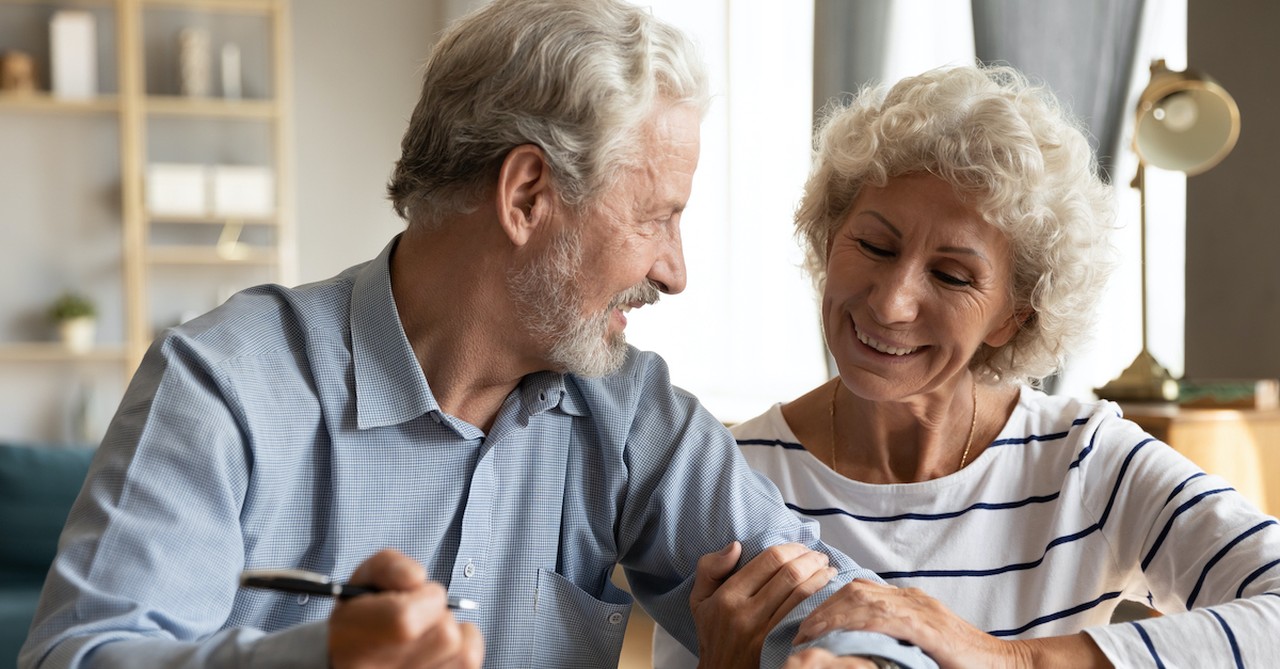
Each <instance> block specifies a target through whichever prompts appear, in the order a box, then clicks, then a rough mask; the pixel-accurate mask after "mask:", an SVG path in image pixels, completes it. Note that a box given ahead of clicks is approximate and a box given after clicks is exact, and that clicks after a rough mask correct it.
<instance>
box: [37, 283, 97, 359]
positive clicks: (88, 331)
mask: <svg viewBox="0 0 1280 669" xmlns="http://www.w3.org/2000/svg"><path fill="white" fill-rule="evenodd" d="M49 316H50V318H52V319H53V321H54V323H56V324H57V326H58V335H59V336H60V337H61V338H62V343H63V345H64V346H66V347H67V348H68V349H70V350H71V351H72V352H74V353H86V352H88V351H89V349H91V348H93V339H94V334H95V331H96V330H97V322H98V321H97V316H98V312H97V309H95V308H94V306H93V302H90V301H89V298H87V297H85V296H83V295H81V294H79V293H63V294H62V296H60V297H59V298H58V299H57V300H55V301H54V303H53V306H52V307H50V308H49Z"/></svg>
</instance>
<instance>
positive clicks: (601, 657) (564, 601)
mask: <svg viewBox="0 0 1280 669" xmlns="http://www.w3.org/2000/svg"><path fill="white" fill-rule="evenodd" d="M604 587H605V590H604V597H605V600H603V601H602V600H599V599H596V598H595V597H592V596H591V595H589V594H587V593H586V592H585V591H584V590H582V589H581V588H579V587H578V586H576V585H574V584H573V583H572V582H570V581H569V580H568V579H566V578H565V577H563V576H561V575H560V574H557V573H555V572H553V571H548V570H546V569H539V570H538V598H537V600H535V602H534V615H535V616H536V617H537V620H536V622H535V625H534V629H535V631H534V646H533V649H534V650H533V652H534V654H535V655H536V656H537V657H538V662H537V663H536V665H535V666H542V667H564V668H566V669H567V668H571V667H593V668H594V667H606V666H608V667H612V666H616V665H617V663H618V655H619V654H620V653H621V652H622V638H623V635H624V634H625V633H626V630H627V619H628V618H629V617H630V615H631V601H632V600H631V595H629V594H627V593H626V592H624V591H622V590H620V589H618V588H616V587H614V585H613V584H612V583H608V582H606V583H605V586H604Z"/></svg>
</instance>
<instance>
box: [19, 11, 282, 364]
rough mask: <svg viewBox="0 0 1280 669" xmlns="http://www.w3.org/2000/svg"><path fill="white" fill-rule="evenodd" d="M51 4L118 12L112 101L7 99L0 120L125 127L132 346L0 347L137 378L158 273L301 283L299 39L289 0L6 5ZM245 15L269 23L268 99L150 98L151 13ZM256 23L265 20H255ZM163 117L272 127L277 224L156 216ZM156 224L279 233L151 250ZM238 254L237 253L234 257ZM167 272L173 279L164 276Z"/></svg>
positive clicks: (45, 96) (32, 358)
mask: <svg viewBox="0 0 1280 669" xmlns="http://www.w3.org/2000/svg"><path fill="white" fill-rule="evenodd" d="M6 5H9V6H44V7H50V8H53V9H58V8H67V7H70V8H84V9H95V10H107V11H110V12H112V13H113V19H114V29H115V47H116V51H115V54H114V58H115V64H116V77H117V81H116V88H117V92H116V93H114V94H104V95H99V96H96V97H93V98H89V99H85V100H80V99H65V98H58V97H55V96H54V95H53V94H52V93H50V92H48V91H32V92H21V93H11V92H0V113H3V114H38V115H53V114H58V115H63V114H66V115H86V116H92V115H101V116H105V117H107V118H111V117H114V118H115V119H116V121H117V123H118V126H119V147H120V148H119V160H120V201H121V205H120V220H121V229H122V234H121V251H120V252H121V266H122V269H121V291H122V294H123V298H124V299H123V302H124V303H123V314H122V318H123V322H124V341H123V342H120V343H118V344H114V345H106V346H98V347H96V348H94V349H92V350H90V351H87V352H85V353H82V354H78V353H75V352H72V351H70V350H68V349H66V348H65V347H63V346H62V345H61V344H60V343H57V342H9V343H4V342H0V362H5V363H24V362H35V363H55V364H63V363H77V362H93V363H95V364H98V363H115V364H120V365H122V367H123V369H124V372H125V374H126V376H129V375H132V373H133V371H134V370H135V369H136V368H137V365H138V363H139V362H141V360H142V356H143V354H145V353H146V350H147V348H148V347H149V346H150V344H151V340H152V338H153V337H154V334H155V324H154V323H153V320H152V309H151V301H150V290H149V289H150V285H149V284H150V281H151V272H152V270H153V269H154V268H157V267H159V266H164V267H166V268H172V267H174V266H191V267H208V266H220V265H221V266H261V267H268V268H270V270H271V273H272V275H273V279H272V280H274V281H277V282H280V283H283V284H286V285H292V284H294V283H296V282H297V264H298V263H297V250H296V247H297V232H296V230H295V227H294V207H295V201H294V195H293V184H294V177H293V170H294V159H293V145H292V141H293V140H292V137H293V128H292V118H291V117H292V113H291V110H292V104H293V87H292V71H291V67H290V57H291V53H292V48H293V45H292V34H291V29H290V18H289V12H290V2H289V0H0V8H3V7H5V6H6ZM168 10H178V11H185V12H195V13H237V14H246V15H253V16H256V17H260V18H261V20H263V21H266V22H267V30H266V39H267V40H269V41H270V44H269V45H268V49H267V58H269V59H270V61H271V62H270V76H271V80H272V83H271V91H272V97H271V98H270V99H257V98H247V99H238V100H228V99H222V98H188V97H182V96H175V95H148V94H147V86H146V62H147V61H146V59H147V55H148V54H147V52H146V44H145V42H146V40H145V39H144V30H143V27H144V25H145V23H146V21H147V17H148V14H149V13H150V12H152V11H168ZM254 20H255V21H256V20H258V19H256V18H255V19H254ZM161 117H170V118H183V119H191V120H192V122H202V121H203V122H207V121H222V120H233V121H235V120H245V121H249V122H254V123H265V124H267V125H268V126H269V133H270V140H269V141H270V142H271V146H270V147H269V151H268V153H269V155H270V160H271V161H272V163H273V164H272V165H271V167H272V169H273V173H274V176H275V200H276V204H275V206H276V210H275V212H274V213H273V214H272V215H270V216H254V217H247V216H242V217H236V216H211V215H210V216H153V215H151V214H150V213H148V212H147V210H146V206H145V185H146V184H145V179H146V172H147V163H148V155H149V154H148V151H147V140H148V131H149V129H148V120H149V119H154V118H161ZM153 225H191V226H197V225H221V226H223V227H224V229H225V228H228V227H233V226H234V227H235V228H236V229H237V231H238V230H239V229H241V228H242V227H248V226H262V227H269V228H271V229H272V231H273V232H272V243H271V245H269V246H268V245H248V244H243V243H238V242H235V240H232V242H233V243H231V244H229V245H223V246H222V247H219V246H214V245H210V246H202V247H196V246H173V247H167V246H166V247H161V246H152V245H150V243H149V241H148V240H149V239H150V237H151V234H150V233H151V228H152V226H153ZM227 246H230V247H231V249H232V251H233V253H232V255H228V248H227ZM165 271H170V270H168V269H166V270H165Z"/></svg>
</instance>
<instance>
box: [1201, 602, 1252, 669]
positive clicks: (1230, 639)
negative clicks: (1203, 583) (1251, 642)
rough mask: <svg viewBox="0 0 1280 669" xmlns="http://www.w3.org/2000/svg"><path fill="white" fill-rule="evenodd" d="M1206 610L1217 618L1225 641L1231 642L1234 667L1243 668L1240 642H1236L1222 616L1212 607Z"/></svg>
mask: <svg viewBox="0 0 1280 669" xmlns="http://www.w3.org/2000/svg"><path fill="white" fill-rule="evenodd" d="M1208 611H1209V613H1210V614H1212V615H1213V617H1214V618H1217V619H1218V624H1219V625H1222V631H1223V632H1226V634H1227V642H1228V643H1230V644H1231V657H1233V658H1235V660H1236V667H1238V669H1244V658H1243V657H1240V644H1238V643H1236V635H1235V634H1234V633H1233V632H1232V631H1231V626H1230V625H1228V624H1227V621H1226V620H1224V619H1223V618H1222V616H1220V615H1218V612H1217V611H1214V610H1213V609H1208Z"/></svg>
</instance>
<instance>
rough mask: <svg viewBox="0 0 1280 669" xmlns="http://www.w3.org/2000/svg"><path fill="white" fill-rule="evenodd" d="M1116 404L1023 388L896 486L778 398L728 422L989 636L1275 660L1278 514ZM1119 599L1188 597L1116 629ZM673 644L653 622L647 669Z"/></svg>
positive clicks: (834, 541)
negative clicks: (792, 422)
mask: <svg viewBox="0 0 1280 669" xmlns="http://www.w3.org/2000/svg"><path fill="white" fill-rule="evenodd" d="M1120 413H1121V412H1120V409H1119V407H1118V406H1116V405H1115V404H1112V403H1110V402H1097V403H1091V402H1081V401H1078V400H1073V399H1070V398H1065V397H1050V396H1048V395H1045V394H1043V393H1041V392H1039V391H1036V390H1032V389H1030V388H1024V389H1023V390H1022V392H1021V397H1020V399H1019V402H1018V405H1017V408H1016V409H1015V410H1014V412H1013V414H1012V415H1011V416H1010V418H1009V421H1008V423H1007V424H1006V425H1005V426H1004V428H1003V429H1002V430H1001V432H1000V434H999V436H998V437H997V439H996V440H995V441H994V442H992V443H991V445H990V446H989V447H988V448H987V449H986V450H985V451H983V452H982V454H981V455H980V456H979V457H978V458H977V459H976V460H974V462H973V463H971V464H970V465H969V466H967V467H965V468H964V469H963V470H961V471H959V472H957V473H955V474H952V475H950V476H945V477H942V478H939V479H935V480H932V481H925V482H922V483H908V484H895V485H872V484H867V483H862V482H859V481H853V480H850V479H847V478H845V477H843V476H840V475H839V474H837V473H835V472H833V471H832V470H831V469H830V468H828V467H827V466H826V465H824V464H823V463H821V462H820V461H818V460H817V459H816V458H815V457H813V456H812V455H811V454H810V453H809V452H808V451H806V450H805V449H804V447H803V446H802V445H801V444H799V443H798V440H797V439H796V437H795V435H794V434H793V433H792V431H791V429H790V428H789V427H788V426H787V424H786V421H785V420H784V419H783V416H782V411H781V405H775V406H774V407H772V408H770V409H769V410H768V411H767V412H765V413H764V414H762V415H761V416H758V417H756V418H754V419H752V420H750V421H748V422H746V423H743V424H742V425H739V426H738V427H737V428H736V429H735V430H734V433H735V435H736V436H737V438H738V444H739V446H740V447H741V448H742V451H743V454H744V455H745V456H746V459H747V461H748V462H749V463H750V464H751V465H752V467H754V468H756V469H757V470H758V471H760V472H762V473H764V474H765V475H766V476H768V477H769V478H771V479H772V480H773V481H774V482H775V483H776V484H777V485H778V487H779V489H780V490H781V491H782V495H783V498H784V499H785V500H786V501H787V504H788V505H789V506H790V507H791V508H792V509H793V510H794V511H796V512H797V513H799V514H800V515H802V516H807V517H811V518H814V519H816V520H817V521H818V522H819V523H820V524H821V526H822V538H823V540H824V541H826V542H827V543H829V544H831V545H832V546H835V547H837V548H840V549H842V550H844V551H845V552H847V553H848V554H850V555H851V556H853V557H854V558H855V559H857V560H858V562H859V563H860V564H862V565H863V566H865V567H867V568H869V569H872V570H874V571H876V572H877V573H879V574H880V576H881V577H883V578H884V579H885V580H886V581H888V582H889V583H891V584H893V585H898V586H903V587H908V586H911V587H918V588H921V589H923V590H925V591H926V592H928V593H929V594H931V595H933V596H935V597H937V598H939V599H940V600H941V601H942V602H943V603H945V604H946V605H947V606H948V607H950V608H951V609H952V610H953V611H955V612H956V613H957V614H959V615H960V616H962V617H964V618H965V619H966V620H968V621H970V622H971V623H973V624H975V625H976V626H977V627H979V628H981V629H983V630H986V631H987V632H988V633H990V634H993V635H995V636H998V637H1003V638H1030V637H1043V636H1054V635H1062V634H1071V633H1075V632H1078V631H1080V630H1086V631H1087V632H1088V633H1089V634H1090V636H1092V637H1093V639H1094V640H1095V641H1096V642H1097V643H1098V645H1099V646H1100V647H1101V648H1102V650H1103V652H1104V653H1106V655H1107V657H1109V658H1110V659H1111V661H1112V662H1113V663H1114V664H1115V665H1116V666H1122V667H1166V666H1167V667H1175V666H1177V667H1267V666H1275V664H1276V661H1275V658H1276V656H1277V653H1280V525H1278V524H1277V522H1276V520H1275V519H1274V518H1271V517H1269V516H1266V515H1264V514H1262V513H1261V512H1260V511H1258V510H1257V509H1256V508H1255V507H1253V506H1252V505H1251V504H1250V503H1249V502H1248V501H1246V500H1245V499H1244V498H1243V497H1242V496H1241V495H1239V494H1238V493H1237V492H1236V491H1235V490H1233V489H1232V488H1231V487H1230V485H1229V484H1227V483H1226V482H1225V481H1223V480H1222V479H1220V478H1217V477H1215V476H1211V475H1207V474H1205V473H1204V472H1203V471H1201V470H1200V469H1199V468H1197V467H1196V466H1195V465H1194V464H1192V463H1191V462H1190V461H1188V460H1187V459H1186V458H1184V457H1183V456H1181V455H1180V454H1178V453H1177V452H1176V451H1174V450H1173V449H1171V448H1169V447H1168V446H1167V445H1165V444H1163V443H1161V442H1159V441H1156V440H1155V439H1153V438H1152V437H1150V436H1149V435H1147V434H1145V433H1144V432H1143V431H1142V430H1141V428H1139V427H1138V426H1137V425H1135V424H1134V423H1132V422H1131V421H1127V420H1124V419H1122V418H1121V417H1120ZM1125 599H1131V600H1137V601H1141V602H1143V603H1145V604H1147V605H1149V606H1152V607H1154V608H1156V609H1158V610H1160V611H1163V612H1165V613H1166V614H1173V613H1178V612H1184V611H1187V610H1188V609H1194V611H1192V612H1191V613H1186V614H1185V615H1166V616H1164V617H1160V618H1153V619H1149V620H1143V621H1139V622H1134V623H1122V624H1117V625H1109V624H1108V623H1109V621H1110V619H1111V614H1112V612H1113V611H1114V609H1115V607H1116V605H1117V604H1119V603H1120V601H1122V600H1125ZM672 646H674V644H673V643H672V642H671V641H670V640H669V639H668V638H664V635H662V634H659V635H658V636H657V638H656V640H655V666H662V667H675V666H694V665H693V664H690V663H689V662H690V658H692V656H691V655H688V654H687V653H686V652H683V649H679V648H673V647H672ZM678 655H684V656H685V657H684V659H682V660H677V659H673V658H674V657H675V656H678Z"/></svg>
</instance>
